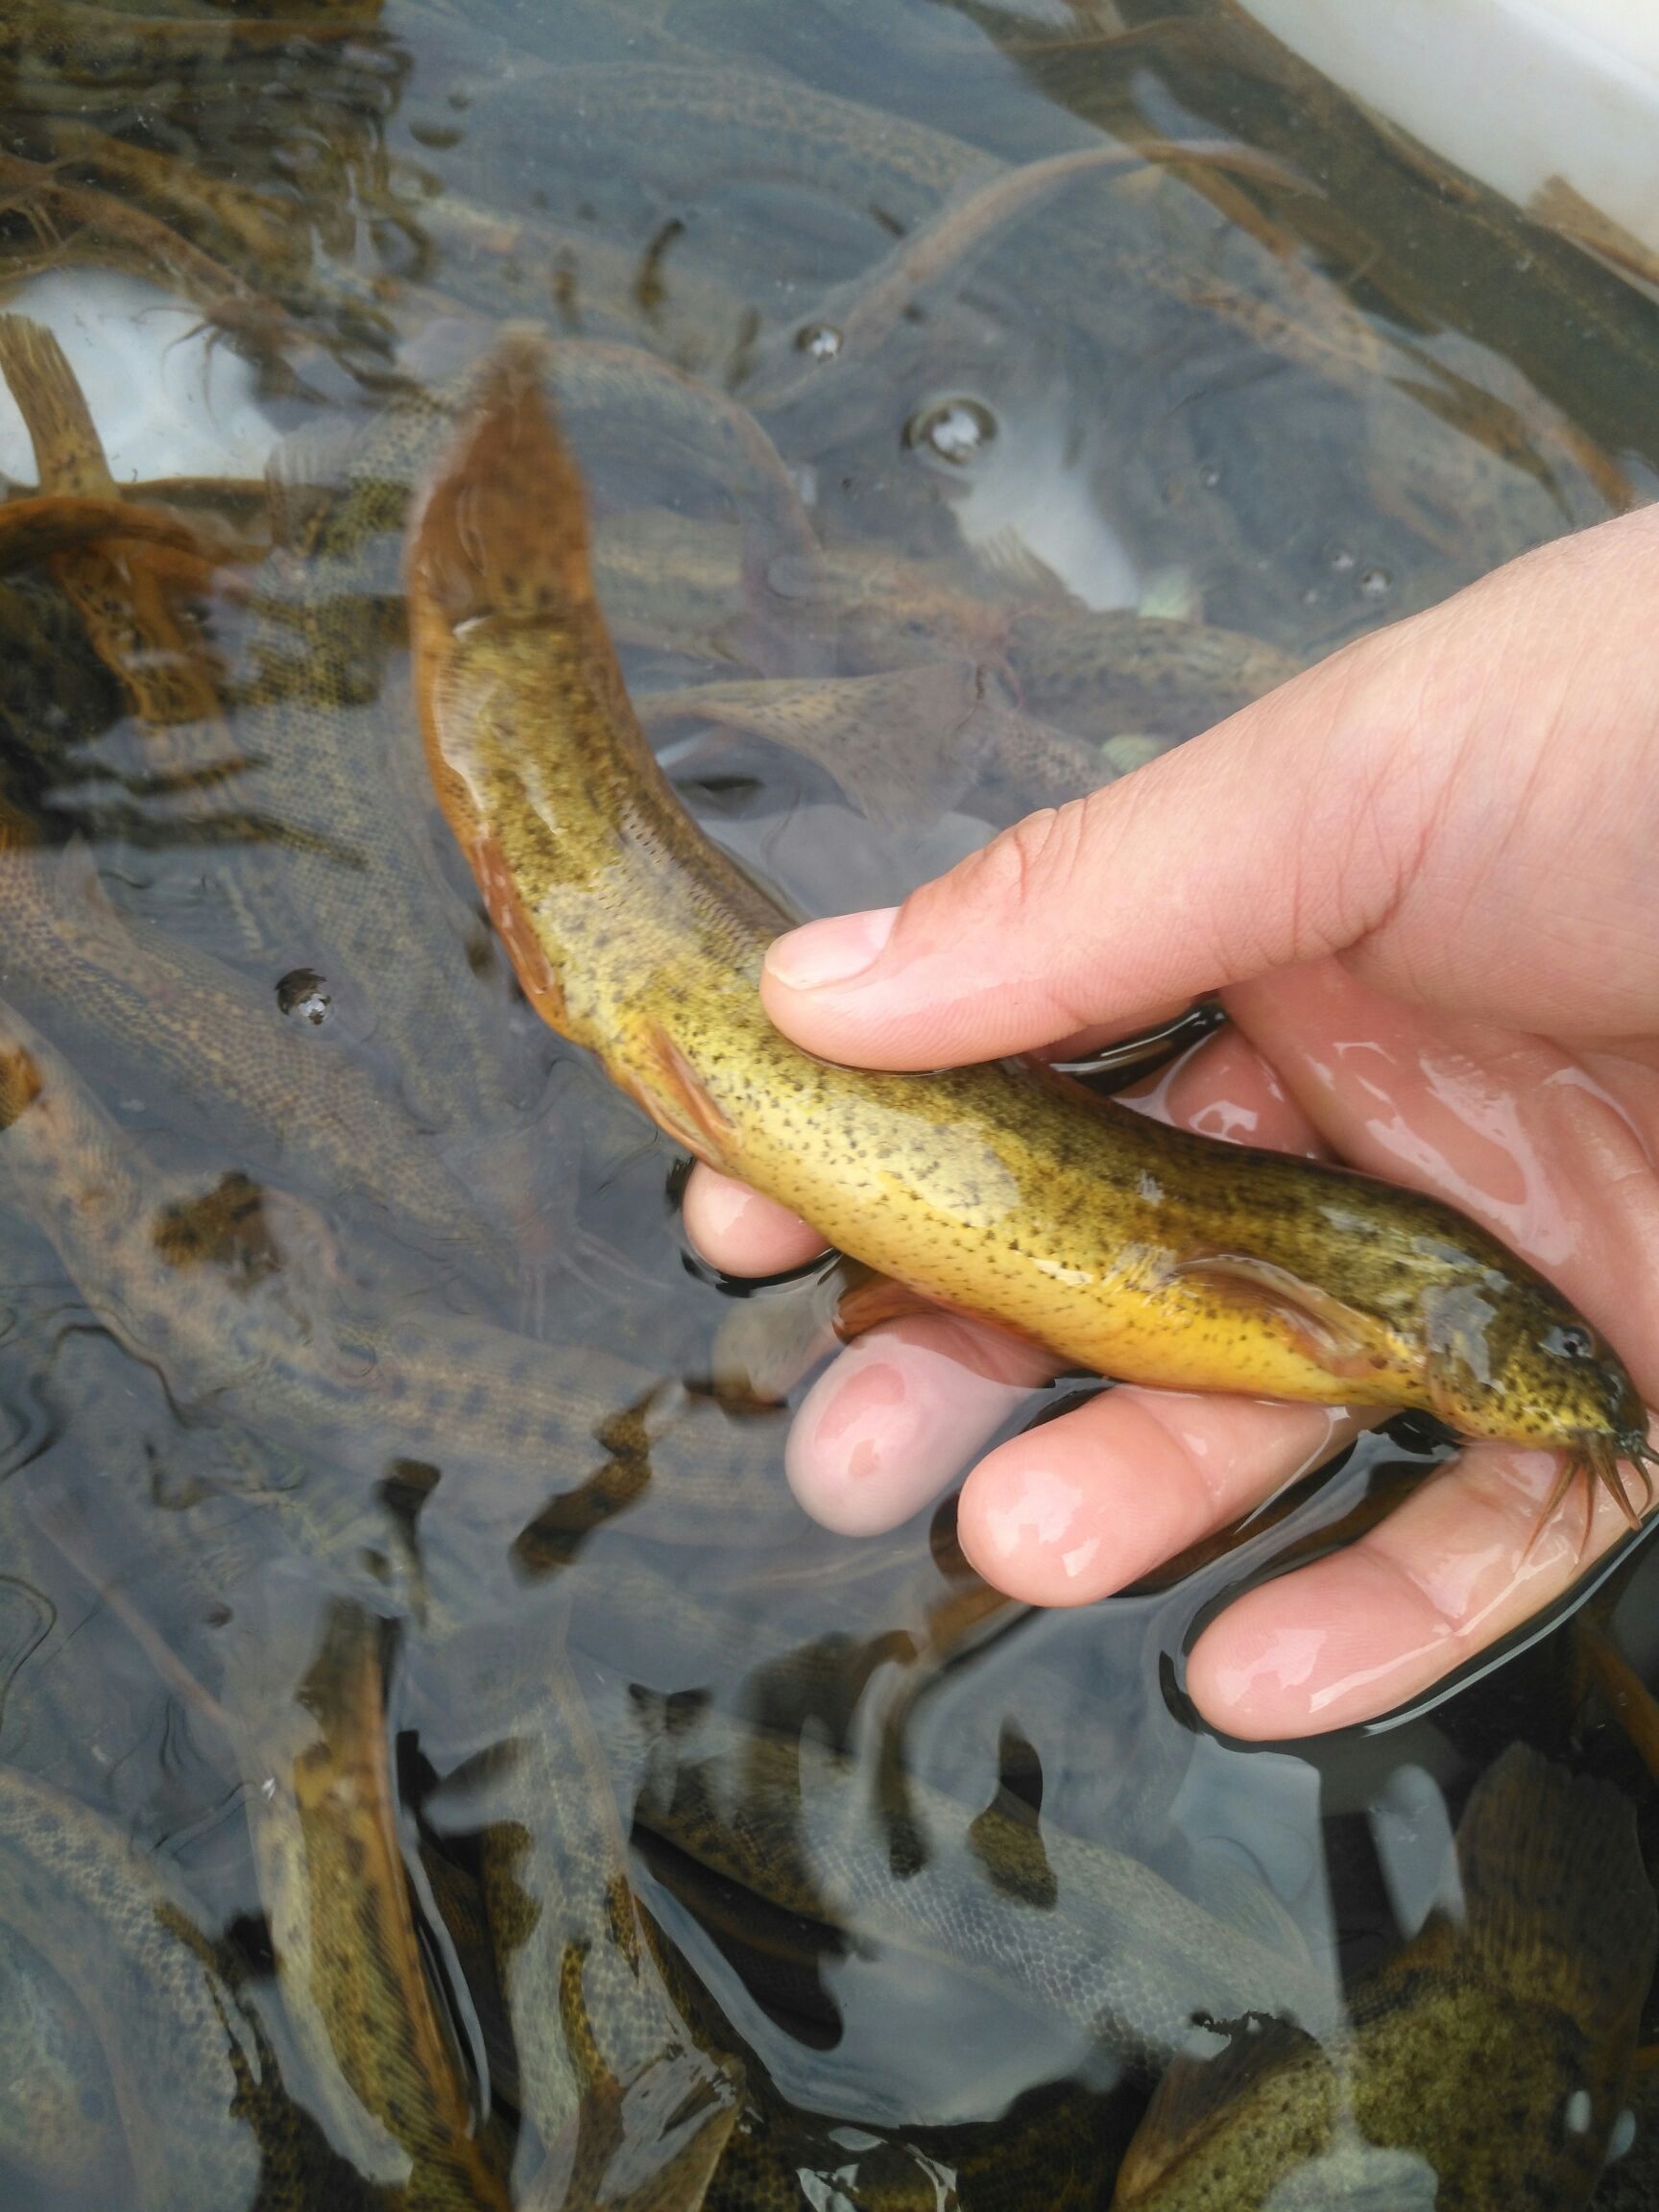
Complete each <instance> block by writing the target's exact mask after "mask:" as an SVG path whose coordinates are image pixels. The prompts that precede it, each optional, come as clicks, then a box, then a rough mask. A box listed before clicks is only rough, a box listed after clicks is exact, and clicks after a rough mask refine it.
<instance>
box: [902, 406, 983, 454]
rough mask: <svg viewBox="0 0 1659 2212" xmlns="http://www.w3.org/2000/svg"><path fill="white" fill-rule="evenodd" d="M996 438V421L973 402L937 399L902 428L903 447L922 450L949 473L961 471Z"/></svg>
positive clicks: (913, 416)
mask: <svg viewBox="0 0 1659 2212" xmlns="http://www.w3.org/2000/svg"><path fill="white" fill-rule="evenodd" d="M996 435H997V418H996V416H995V415H993V414H992V412H991V410H990V408H989V407H986V406H982V405H981V403H980V402H979V401H978V400H977V399H939V400H936V401H935V402H934V403H933V404H932V405H931V406H929V407H924V408H921V409H920V410H919V411H918V412H917V413H916V414H914V415H912V416H911V418H910V420H909V421H908V422H906V423H905V425H904V443H905V445H908V446H911V447H912V448H914V447H917V446H926V448H927V450H928V451H929V452H930V453H934V454H936V455H937V456H938V458H939V459H940V460H941V461H949V462H950V465H951V467H952V468H953V469H962V468H965V467H966V466H967V464H968V463H969V462H970V461H972V460H973V459H974V456H975V455H976V454H978V453H979V452H980V451H981V450H982V449H983V448H984V447H985V446H987V445H990V443H991V441H992V439H993V438H995V437H996Z"/></svg>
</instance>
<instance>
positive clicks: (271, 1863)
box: [226, 1599, 508, 2212]
mask: <svg viewBox="0 0 1659 2212" xmlns="http://www.w3.org/2000/svg"><path fill="white" fill-rule="evenodd" d="M311 1625H312V1617H311V1613H310V1609H309V1608H308V1609H307V1620H306V1623H305V1626H306V1628H307V1630H308V1629H309V1628H310V1627H311ZM316 1625H317V1628H318V1634H317V1638H316V1647H315V1649H314V1650H313V1651H310V1652H309V1653H308V1663H307V1664H305V1665H304V1666H303V1671H302V1672H301V1674H300V1677H299V1679H298V1680H295V1679H294V1678H293V1675H292V1672H291V1671H287V1670H285V1669H284V1667H283V1665H282V1664H281V1660H282V1650H281V1647H280V1645H279V1644H278V1646H277V1647H276V1648H275V1649H274V1648H273V1639H272V1638H271V1636H270V1635H269V1634H265V1635H259V1634H255V1635H254V1636H252V1637H251V1638H250V1640H249V1647H247V1648H246V1649H244V1650H243V1651H242V1652H241V1653H240V1654H239V1657H238V1661H237V1663H236V1664H235V1665H234V1666H233V1668H232V1670H231V1680H230V1682H229V1684H228V1688H227V1693H226V1701H227V1708H228V1712H229V1713H230V1714H231V1716H232V1725H233V1728H234V1732H235V1734H236V1736H237V1739H238V1745H239V1749H240V1751H241V1755H242V1760H243V1770H244V1775H245V1778H246V1780H247V1783H248V1789H249V1794H248V1799H247V1803H248V1816H249V1820H250V1823H251V1825H252V1833H253V1839H254V1850H255V1857H256V1859H257V1863H258V1866H259V1878H260V1890H261V1895H262V1899H263V1902H264V1906H265V1911H266V1916H267V1919H268V1920H269V1922H270V1926H271V1939H272V1946H273V1949H274V1952H275V1954H276V1978H277V1984H278V1986H279V1987H280V1989H281V1991H282V1995H283V2002H284V2007H285V2009H286V2012H287V2015H288V2018H289V2021H290V2022H291V2024H292V2026H293V2028H294V2030H295V2032H296V2035H297V2037H298V2039H299V2040H300V2042H301V2047H302V2049H303V2050H304V2052H305V2054H306V2057H307V2060H308V2072H309V2076H310V2080H311V2082H312V2084H313V2086H314V2087H315V2088H316V2089H317V2090H318V2092H319V2093H320V2094H321V2096H322V2097H323V2099H324V2101H325V2104H326V2107H327V2110H328V2113H329V2116H330V2119H331V2121H332V2122H333V2125H334V2128H335V2130H336V2133H335V2140H336V2142H337V2144H338V2146H339V2148H341V2149H342V2150H344V2151H346V2152H349V2155H350V2157H351V2160H352V2163H353V2165H354V2166H355V2167H356V2168H357V2170H358V2171H359V2173H361V2174H364V2175H365V2176H370V2177H373V2178H374V2179H377V2180H379V2181H381V2182H384V2183H388V2184H396V2191H397V2196H396V2200H397V2203H399V2204H400V2205H404V2206H406V2207H408V2212H490V2208H492V2207H494V2208H497V2212H506V2207H507V2202H508V2196H507V2184H506V2172H505V2162H504V2159H503V2155H502V2150H501V2146H500V2144H499V2143H498V2142H497V2141H495V2140H494V2139H493V2137H492V2136H491V2135H489V2134H487V2133H485V2132H484V2131H482V2130H481V2129H480V2128H479V2126H478V2124H477V2116H476V2114H475V2113H474V2111H473V2109H472V2099H471V2093H470V2088H469V2082H468V2080H467V2078H466V2075H465V2072H464V2070H463V2066H462V2061H461V2054H460V2051H459V2049H458V2047H457V2045H456V2041H455V2037H454V2034H453V2032H452V2031H451V2029H450V2027H449V2024H448V2022H447V2019H446V2018H445V2015H444V2013H443V2012H442V2010H441V2008H440V2005H439V2001H438V1998H437V1995H436V1992H435V1991H434V1988H433V1985H432V1982H431V1979H430V1976H429V1975H428V1973H427V1970H426V1967H425V1965H424V1963H423V1961H422V1957H421V1937H420V1936H419V1934H418V1933H417V1929H416V1923H415V1914H414V1909H413V1904H412V1900H411V1892H410V1883H409V1876H408V1873H407V1871H406V1869H405V1866H404V1863H403V1858H402V1851H401V1845H400V1841H399V1826H398V1812H397V1798H396V1792H395V1786H394V1780H393V1772H392V1752H391V1746H390V1744H389V1743H388V1742H387V1737H386V1717H385V1695H386V1685H385V1678H384V1671H383V1666H382V1652H383V1649H384V1647H385V1642H386V1623H383V1622H382V1621H380V1620H379V1619H378V1618H376V1617H375V1616H374V1615H373V1614H372V1613H369V1612H367V1611H366V1610H365V1609H364V1608H363V1607H362V1606H360V1605H358V1604H356V1603H354V1602H352V1601H350V1600H346V1599H342V1600H336V1601H333V1602H331V1603H328V1604H326V1605H325V1607H323V1608H322V1618H321V1621H320V1622H318V1623H316Z"/></svg>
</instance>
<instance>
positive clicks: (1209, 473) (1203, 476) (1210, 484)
mask: <svg viewBox="0 0 1659 2212" xmlns="http://www.w3.org/2000/svg"><path fill="white" fill-rule="evenodd" d="M1198 481H1199V483H1200V484H1202V485H1203V487H1204V489H1205V491H1206V492H1214V489H1215V487H1216V485H1217V484H1219V483H1220V481H1221V471H1220V469H1218V468H1217V467H1216V466H1215V464H1214V461H1206V462H1205V464H1204V466H1203V468H1202V469H1199V471H1198Z"/></svg>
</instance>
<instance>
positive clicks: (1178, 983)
mask: <svg viewBox="0 0 1659 2212" xmlns="http://www.w3.org/2000/svg"><path fill="white" fill-rule="evenodd" d="M1433 619H1434V617H1433V616H1429V617H1419V618H1418V620H1416V621H1413V622H1409V623H1403V624H1401V625H1399V626H1398V627H1397V628H1396V629H1394V630H1391V631H1387V632H1383V633H1382V634H1380V635H1378V636H1376V637H1369V638H1365V639H1363V640H1361V641H1360V643H1359V644H1358V646H1354V647H1350V648H1348V649H1346V650H1345V651H1343V652H1341V653H1338V654H1336V655H1335V656H1334V658H1333V659H1332V660H1330V661H1325V662H1322V663H1321V664H1320V665H1319V666H1317V667H1315V668H1313V669H1310V670H1309V671H1308V672H1307V673H1306V674H1305V675H1302V676H1299V677H1297V678H1295V679H1294V680H1293V681H1292V682H1291V683H1289V684H1286V685H1284V686H1283V687H1282V688H1281V689H1280V690H1278V691H1276V692H1273V693H1272V694H1270V695H1269V696H1268V697H1267V698H1265V699H1262V700H1260V701H1258V702H1257V703H1256V704H1255V705H1254V706H1252V707H1249V708H1246V709H1244V710H1243V712H1241V713H1238V714H1236V715H1234V716H1232V717H1231V719H1230V720H1228V721H1226V722H1223V723H1221V724H1219V725H1218V726H1217V727H1216V728H1215V729H1214V730H1212V731H1211V732H1209V733H1208V734H1207V735H1205V736H1202V737H1197V738H1194V739H1193V740H1192V741H1191V742H1190V743H1189V744H1186V745H1183V746H1181V747H1180V748H1179V749H1178V750H1176V751H1174V752H1172V753H1168V754H1166V755H1165V756H1164V757H1162V758H1161V759H1159V760H1156V761H1153V762H1151V763H1149V764H1148V765H1147V766H1146V767H1144V768H1142V769H1139V770H1137V771H1136V773H1135V774H1134V775H1133V776H1130V777H1127V778H1125V779H1124V780H1123V781H1121V782H1118V783H1114V784H1111V785H1108V786H1107V787H1106V788H1105V789H1104V790H1101V791H1096V792H1094V793H1093V794H1092V795H1091V796H1090V797H1089V798H1087V799H1084V800H1080V801H1076V802H1074V803H1073V804H1071V805H1067V806H1063V807H1061V808H1059V809H1058V810H1055V809H1048V810H1046V811H1044V812H1042V813H1039V814H1033V815H1030V816H1028V817H1027V819H1026V820H1024V821H1023V822H1020V823H1017V824H1016V825H1015V826H1014V827H1013V829H1007V830H1004V831H1003V832H1002V833H1001V835H999V836H998V837H996V838H994V839H993V840H992V841H991V843H990V844H988V845H986V846H985V847H984V848H983V849H982V850H981V851H979V852H977V853H975V854H971V855H970V857H969V858H967V859H966V860H964V861H962V862H960V863H959V864H958V865H957V866H956V867H954V868H952V869H951V870H950V873H949V874H948V875H945V876H941V877H939V878H937V879H936V880H935V881H933V882H931V883H926V884H924V885H923V886H922V888H921V889H920V890H918V891H915V892H913V893H912V894H911V895H910V897H909V898H908V899H906V900H905V902H904V903H903V904H902V906H895V907H887V908H883V909H880V910H878V911H876V912H870V913H861V914H847V915H838V916H836V917H834V918H832V919H830V920H827V921H822V922H811V923H808V924H807V925H806V926H805V927H804V928H800V929H796V930H793V931H791V932H790V933H789V934H788V935H787V936H784V937H781V938H779V939H778V941H777V942H776V943H775V944H774V945H773V946H772V948H771V950H770V951H769V952H768V954H767V958H766V965H765V969H764V973H763V975H762V979H761V996H762V999H763V1001H764V1004H765V1007H766V1010H767V1012H768V1014H769V1015H770V1016H771V1018H772V1020H773V1021H774V1022H777V1024H778V1026H779V1027H780V1028H781V1029H782V1030H783V1031H784V1032H785V1033H786V1034H787V1035H788V1036H789V1037H791V1038H793V1039H794V1041H795V1042H796V1043H797V1044H799V1045H802V1046H805V1048H806V1049H807V1050H808V1051H811V1052H815V1053H817V1054H819V1055H820V1056H821V1057H823V1058H825V1059H829V1060H840V1061H847V1062H851V1063H854V1064H856V1065H859V1066H865V1067H878V1068H895V1069H920V1068H936V1067H943V1066H953V1065H957V1064H961V1063H965V1062H968V1061H974V1060H987V1059H993V1058H996V1057H997V1056H998V1055H999V1054H1002V1053H1005V1052H1022V1051H1029V1050H1034V1049H1036V1048H1038V1047H1041V1046H1046V1045H1052V1044H1055V1043H1057V1042H1058V1041H1060V1040H1061V1039H1064V1038H1069V1037H1071V1036H1073V1035H1075V1034H1076V1033H1077V1032H1079V1031H1083V1030H1090V1029H1097V1028H1099V1027H1102V1026H1104V1027H1106V1028H1113V1027H1118V1028H1121V1027H1125V1026H1129V1025H1133V1024H1135V1023H1137V1022H1140V1021H1142V1019H1149V1018H1153V1017H1154V1016H1155V1015H1156V1014H1159V1013H1161V1012H1162V1011H1163V1010H1164V1009H1166V1007H1167V1006H1168V1005H1169V1004H1170V1003H1171V1002H1177V1003H1178V1002H1181V1001H1184V1000H1186V999H1188V998H1191V997H1193V996H1195V995H1196V994H1197V993H1199V992H1202V991H1211V990H1215V989H1218V988H1219V987H1220V986H1221V985H1223V984H1225V983H1232V982H1237V981H1240V980H1242V979H1243V978H1245V977H1247V976H1252V975H1258V974H1262V973H1263V972H1265V971H1266V970H1268V969H1272V968H1279V967H1284V966H1287V965H1289V964H1292V963H1295V962H1299V961H1303V960H1310V959H1313V958H1316V957H1318V956H1319V955H1321V954H1324V953H1330V952H1334V951H1339V950H1343V949H1344V948H1346V947H1348V946H1350V945H1352V944H1354V943H1355V942H1356V941H1357V940H1358V939H1359V938H1360V937H1362V936H1363V935H1364V934H1365V932H1366V931H1367V930H1369V929H1370V928H1372V927H1374V926H1376V925H1377V924H1378V922H1379V921H1381V920H1382V919H1383V917H1384V916H1386V915H1387V914H1388V912H1389V911H1390V909H1391V907H1392V906H1393V904H1394V903H1395V902H1396V901H1397V900H1398V898H1399V896H1400V893H1401V889H1402V885H1403V882H1404V880H1405V878H1406V876H1407V874H1408V872H1409V870H1410V868H1411V865H1412V863H1413V861H1414V858H1415V855H1416V854H1417V853H1418V851H1419V850H1420V848H1421V843H1422V835H1423V827H1422V826H1423V823H1424V822H1425V820H1427V819H1429V818H1430V817H1429V815H1428V814H1427V813H1426V811H1425V809H1426V808H1427V807H1429V806H1430V805H1431V799H1432V794H1431V793H1430V792H1427V791H1426V789H1425V786H1426V783H1427V782H1428V781H1430V779H1429V778H1428V777H1426V776H1425V775H1424V774H1422V773H1415V774H1404V773H1403V774H1395V773H1393V772H1392V771H1393V769H1394V768H1395V767H1397V766H1398V765H1399V764H1400V751H1401V736H1400V733H1401V732H1402V731H1403V730H1405V731H1410V730H1411V729H1413V727H1414V726H1417V725H1418V724H1419V723H1420V719H1421V717H1420V716H1419V714H1418V712H1417V701H1416V698H1415V697H1414V693H1415V692H1416V691H1417V690H1419V689H1420V687H1421V679H1414V676H1413V670H1414V669H1415V668H1416V667H1418V666H1419V664H1420V662H1421V660H1422V649H1421V642H1420V641H1419V640H1417V639H1416V638H1415V637H1414V635H1413V634H1414V633H1415V632H1417V630H1418V628H1419V625H1420V623H1421V622H1424V621H1430V622H1431V621H1432V620H1433ZM1447 751H1449V752H1453V753H1455V748H1448V749H1447Z"/></svg>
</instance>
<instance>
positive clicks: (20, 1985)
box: [0, 1923, 124, 2197]
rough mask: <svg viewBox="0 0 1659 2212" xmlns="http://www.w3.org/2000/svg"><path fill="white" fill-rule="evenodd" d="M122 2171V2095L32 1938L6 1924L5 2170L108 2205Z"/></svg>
mask: <svg viewBox="0 0 1659 2212" xmlns="http://www.w3.org/2000/svg"><path fill="white" fill-rule="evenodd" d="M123 2163H124V2160H123V2155H122V2149H121V2129H120V2124H119V2120H118V2117H117V2113H116V2106H115V2097H114V2091H113V2089H112V2087H111V2085H110V2081H109V2074H108V2068H107V2067H106V2065H105V2063H104V2055H103V2052H102V2051H101V2050H100V2048H99V2045H98V2040H97V2037H96V2036H95V2035H94V2034H93V2032H92V2029H91V2026H90V2024H89V2022H88V2020H87V2017H86V2015H85V2013H84V2011H83V2009H82V2008H81V2007H80V2005H79V2004H78V2003H77V2002H76V2000H75V1998H74V1997H73V1996H72V1995H71V1993H70V1991H69V1989H68V1988H67V1986H66V1985H65V1984H64V1982H63V1979H62V1977H61V1976H60V1974H58V1973H57V1972H56V1971H55V1970H54V1969H53V1968H52V1967H51V1966H50V1965H49V1964H48V1963H47V1961H46V1960H44V1959H43V1958H42V1957H41V1956H40V1954H39V1952H38V1951H36V1949H35V1947H34V1945H33V1944H32V1943H30V1942H29V1940H28V1938H27V1936H26V1935H25V1933H24V1931H23V1930H22V1929H21V1928H19V1927H16V1926H14V1925H12V1924H10V1923H8V1924H5V1925H0V2169H4V2170H13V2169H14V2170H15V2171H16V2172H17V2173H19V2174H21V2175H22V2176H25V2178H26V2180H28V2181H34V2182H36V2183H38V2184H41V2185H43V2186H44V2187H46V2188H47V2189H51V2190H62V2191H64V2192H65V2193H71V2192H73V2193H77V2194H84V2193H85V2192H87V2191H89V2190H91V2189H93V2188H95V2187H101V2188H102V2189H103V2191H104V2194H105V2196H106V2197H108V2196H109V2195H110V2194H111V2193H112V2192H113V2191H114V2190H115V2189H116V2188H117V2187H118V2185H119V2179H120V2176H121V2172H122V2167H123Z"/></svg>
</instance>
